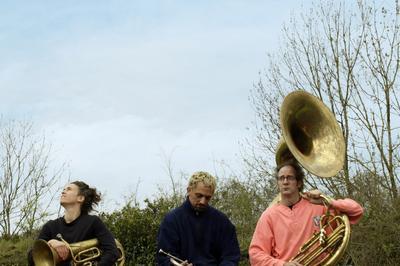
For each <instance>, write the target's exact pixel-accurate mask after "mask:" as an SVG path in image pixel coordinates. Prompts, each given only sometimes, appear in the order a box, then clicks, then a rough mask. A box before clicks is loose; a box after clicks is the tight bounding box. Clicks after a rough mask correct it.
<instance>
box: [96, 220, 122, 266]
mask: <svg viewBox="0 0 400 266" xmlns="http://www.w3.org/2000/svg"><path fill="white" fill-rule="evenodd" d="M93 226H94V234H95V237H96V238H97V239H98V240H99V248H100V250H101V252H102V254H101V257H100V261H99V264H98V265H99V266H100V265H101V266H110V265H113V264H114V263H115V262H116V261H117V260H118V257H119V251H118V249H117V245H116V243H115V239H114V236H113V235H112V233H111V232H110V231H109V230H108V229H107V227H106V226H105V224H104V223H103V222H102V221H101V219H100V218H98V217H97V218H96V221H95V223H94V224H93Z"/></svg>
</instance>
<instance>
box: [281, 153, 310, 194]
mask: <svg viewBox="0 0 400 266" xmlns="http://www.w3.org/2000/svg"><path fill="white" fill-rule="evenodd" d="M284 166H291V167H293V169H294V171H295V172H296V180H297V182H301V186H300V187H299V191H300V192H302V191H303V188H304V176H305V174H304V170H303V168H302V167H301V166H300V164H299V163H298V162H297V161H296V160H288V161H285V162H283V163H281V164H280V165H278V166H277V167H276V168H275V178H276V179H278V172H279V170H281V169H282V168H283V167H284Z"/></svg>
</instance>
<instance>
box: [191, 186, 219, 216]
mask: <svg viewBox="0 0 400 266" xmlns="http://www.w3.org/2000/svg"><path fill="white" fill-rule="evenodd" d="M187 192H188V196H189V201H190V203H191V204H192V206H193V208H194V209H195V210H196V211H204V210H205V209H206V208H207V206H208V202H209V201H210V200H211V198H212V196H213V195H214V191H213V190H212V189H211V187H209V186H205V185H204V183H203V182H199V183H197V184H196V186H195V187H192V188H191V187H188V189H187Z"/></svg>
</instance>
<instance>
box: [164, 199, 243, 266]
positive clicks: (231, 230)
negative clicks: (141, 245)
mask: <svg viewBox="0 0 400 266" xmlns="http://www.w3.org/2000/svg"><path fill="white" fill-rule="evenodd" d="M157 245H158V249H157V252H158V250H160V249H162V250H164V251H165V252H168V253H170V254H172V255H174V256H176V257H178V258H180V259H182V260H187V261H188V262H190V263H193V265H194V266H201V265H207V266H210V265H238V263H239V259H240V249H239V243H238V240H237V237H236V229H235V226H234V225H233V224H232V223H231V222H230V221H229V219H228V217H226V215H225V214H223V213H222V212H220V211H218V210H217V209H215V208H213V207H211V206H208V207H207V209H206V210H205V211H203V212H198V211H195V210H194V209H193V207H192V205H191V204H190V201H189V200H188V199H186V201H185V202H184V203H183V204H182V205H181V206H180V207H178V208H176V209H174V210H172V211H171V212H169V213H168V214H167V215H166V216H165V218H164V220H163V221H162V223H161V225H160V229H159V232H158V236H157ZM156 260H157V264H158V265H170V262H169V258H168V257H166V256H164V255H162V254H159V253H157V255H156Z"/></svg>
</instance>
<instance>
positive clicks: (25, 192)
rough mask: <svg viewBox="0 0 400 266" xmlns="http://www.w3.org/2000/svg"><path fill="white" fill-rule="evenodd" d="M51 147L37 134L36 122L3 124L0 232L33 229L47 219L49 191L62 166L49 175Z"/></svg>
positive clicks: (10, 233) (0, 133) (6, 235)
mask: <svg viewBox="0 0 400 266" xmlns="http://www.w3.org/2000/svg"><path fill="white" fill-rule="evenodd" d="M49 155H50V146H49V145H47V144H46V142H45V138H44V137H38V136H36V135H35V134H34V132H33V129H32V123H29V122H16V121H11V122H8V123H5V124H2V125H1V127H0V160H1V161H0V166H1V169H0V230H1V231H0V233H1V236H2V237H3V238H9V237H13V236H16V235H19V234H21V233H26V232H31V231H32V230H33V229H34V228H35V227H36V226H38V225H39V224H40V222H42V221H43V219H44V218H46V217H47V216H48V215H49V213H48V212H47V211H48V208H49V206H50V203H51V201H52V194H51V193H49V192H50V191H51V190H52V189H53V188H54V185H55V184H56V182H57V181H58V180H59V178H60V175H61V173H62V169H63V168H62V167H61V168H60V169H59V170H57V171H55V173H53V174H49V173H48V172H49V171H50V169H49V165H50V156H49Z"/></svg>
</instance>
